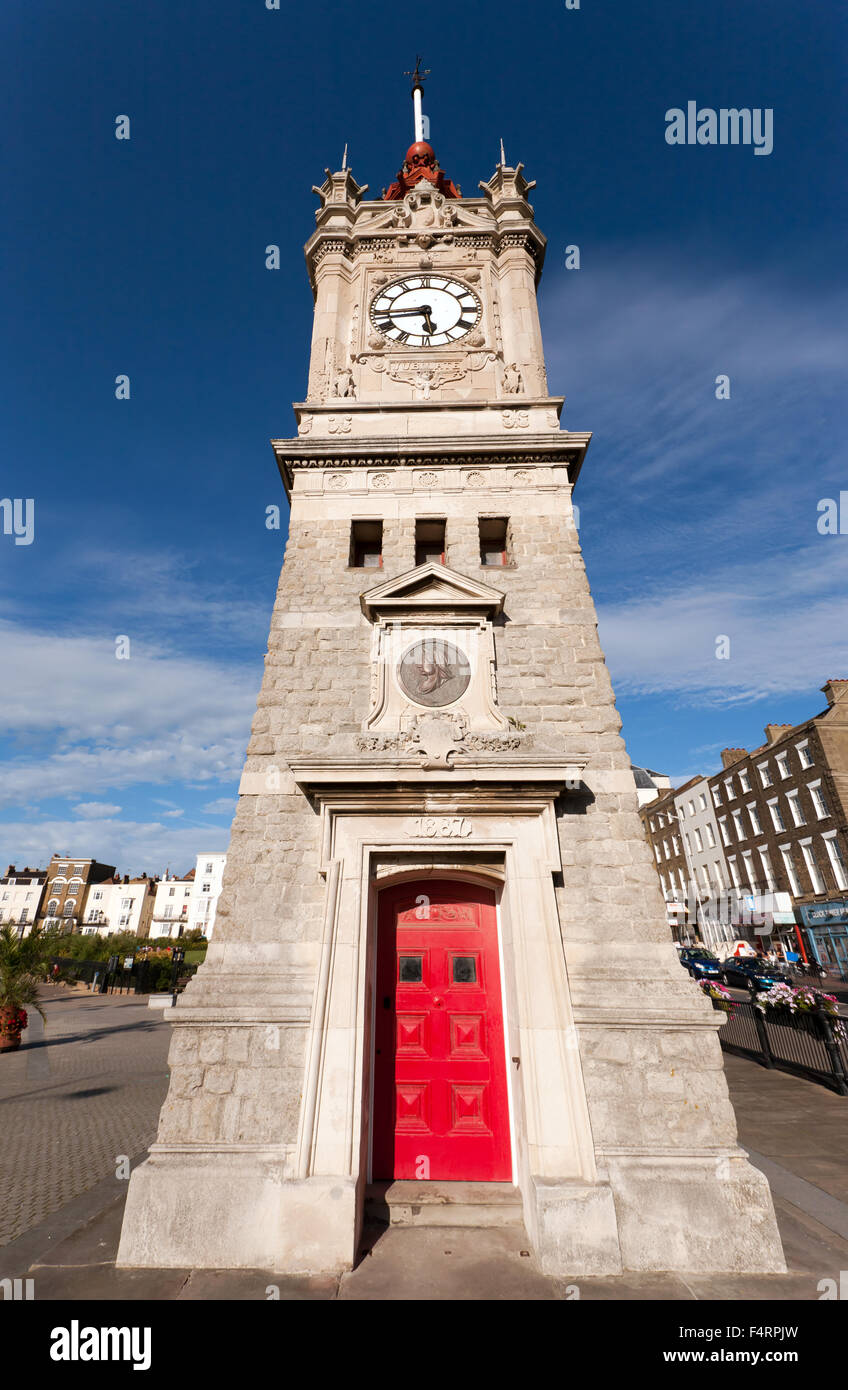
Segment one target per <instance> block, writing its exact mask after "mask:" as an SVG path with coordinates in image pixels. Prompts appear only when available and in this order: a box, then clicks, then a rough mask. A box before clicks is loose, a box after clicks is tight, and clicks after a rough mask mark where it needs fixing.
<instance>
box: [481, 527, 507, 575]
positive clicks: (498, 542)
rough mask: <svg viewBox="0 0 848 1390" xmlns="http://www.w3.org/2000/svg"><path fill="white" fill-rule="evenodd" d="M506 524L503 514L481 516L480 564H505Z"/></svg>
mask: <svg viewBox="0 0 848 1390" xmlns="http://www.w3.org/2000/svg"><path fill="white" fill-rule="evenodd" d="M507 526H508V522H507V518H506V517H504V516H481V518H480V564H481V565H505V564H507Z"/></svg>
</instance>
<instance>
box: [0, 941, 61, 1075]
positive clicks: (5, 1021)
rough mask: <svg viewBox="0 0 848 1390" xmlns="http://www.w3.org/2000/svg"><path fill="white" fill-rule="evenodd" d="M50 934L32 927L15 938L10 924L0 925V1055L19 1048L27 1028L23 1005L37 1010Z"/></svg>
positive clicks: (40, 1010)
mask: <svg viewBox="0 0 848 1390" xmlns="http://www.w3.org/2000/svg"><path fill="white" fill-rule="evenodd" d="M52 935H53V934H52V933H48V932H45V931H43V930H42V929H41V928H40V927H37V926H36V927H33V929H32V931H31V932H30V933H29V935H28V936H23V937H19V936H18V935H17V933H16V932H15V929H14V927H13V926H12V925H11V923H9V922H6V923H5V924H4V925H3V926H0V1052H13V1051H14V1050H15V1048H18V1047H20V1045H21V1033H22V1032H23V1030H24V1028H26V1026H27V1005H29V1006H31V1007H32V1008H34V1009H37V1010H38V1012H39V1013H40V1014H41V1017H42V1018H43V1017H44V1012H43V1010H42V1008H41V1006H40V1005H39V1003H38V988H39V985H40V984H41V981H42V978H43V975H44V967H45V963H46V959H47V956H48V954H49V952H50V950H51V948H52V945H53V941H52Z"/></svg>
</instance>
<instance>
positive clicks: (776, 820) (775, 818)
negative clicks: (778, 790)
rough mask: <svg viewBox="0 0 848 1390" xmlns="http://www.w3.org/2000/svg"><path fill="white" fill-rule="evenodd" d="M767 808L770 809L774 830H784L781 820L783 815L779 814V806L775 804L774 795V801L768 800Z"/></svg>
mask: <svg viewBox="0 0 848 1390" xmlns="http://www.w3.org/2000/svg"><path fill="white" fill-rule="evenodd" d="M768 808H769V810H770V811H771V823H772V825H773V826H774V828H775V830H785V829H786V826H785V824H784V821H783V816H782V815H781V811H780V807H779V806H778V804H777V797H775V799H774V801H770V802H769V804H768Z"/></svg>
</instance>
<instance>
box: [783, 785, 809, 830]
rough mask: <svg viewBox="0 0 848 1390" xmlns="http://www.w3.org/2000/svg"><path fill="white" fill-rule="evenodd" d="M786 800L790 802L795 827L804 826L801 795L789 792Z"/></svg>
mask: <svg viewBox="0 0 848 1390" xmlns="http://www.w3.org/2000/svg"><path fill="white" fill-rule="evenodd" d="M786 800H787V801H788V802H789V809H790V811H791V812H792V820H793V822H794V823H795V825H804V824H805V821H804V812H803V811H802V809H801V793H800V792H787V794H786Z"/></svg>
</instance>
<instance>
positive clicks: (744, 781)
mask: <svg viewBox="0 0 848 1390" xmlns="http://www.w3.org/2000/svg"><path fill="white" fill-rule="evenodd" d="M739 785H740V787H741V788H742V790H743V792H749V791H750V790H751V779H750V777H749V776H748V774H747V772H740V774H739Z"/></svg>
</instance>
